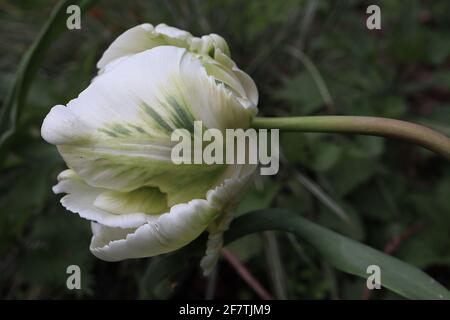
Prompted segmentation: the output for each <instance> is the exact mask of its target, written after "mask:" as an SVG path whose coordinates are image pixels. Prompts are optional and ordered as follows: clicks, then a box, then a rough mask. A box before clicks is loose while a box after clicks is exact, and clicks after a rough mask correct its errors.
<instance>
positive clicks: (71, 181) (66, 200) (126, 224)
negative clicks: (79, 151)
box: [53, 169, 161, 228]
mask: <svg viewBox="0 0 450 320" xmlns="http://www.w3.org/2000/svg"><path fill="white" fill-rule="evenodd" d="M53 191H54V192H55V193H67V194H66V195H65V196H64V197H62V199H61V204H62V205H63V206H64V207H65V208H66V209H67V210H70V211H72V212H75V213H78V214H79V215H80V217H82V218H85V219H88V220H91V221H97V222H99V223H101V224H103V225H107V226H110V227H121V228H133V227H138V226H141V225H143V224H144V223H146V222H148V221H149V220H151V219H152V218H151V217H152V216H149V215H147V214H145V213H143V212H135V213H128V214H123V215H122V214H113V213H111V212H108V211H105V210H102V209H100V208H98V207H96V206H95V205H94V202H95V200H96V198H97V197H98V196H99V195H101V194H102V193H103V192H105V191H106V190H105V189H101V188H94V187H91V186H89V185H87V184H86V183H84V182H83V181H82V180H81V179H80V178H79V177H78V176H77V175H76V173H75V172H74V171H73V170H70V169H69V170H65V171H63V172H61V173H60V174H59V175H58V184H57V185H56V186H54V187H53ZM158 205H161V204H158Z"/></svg>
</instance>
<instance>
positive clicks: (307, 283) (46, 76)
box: [0, 0, 450, 299]
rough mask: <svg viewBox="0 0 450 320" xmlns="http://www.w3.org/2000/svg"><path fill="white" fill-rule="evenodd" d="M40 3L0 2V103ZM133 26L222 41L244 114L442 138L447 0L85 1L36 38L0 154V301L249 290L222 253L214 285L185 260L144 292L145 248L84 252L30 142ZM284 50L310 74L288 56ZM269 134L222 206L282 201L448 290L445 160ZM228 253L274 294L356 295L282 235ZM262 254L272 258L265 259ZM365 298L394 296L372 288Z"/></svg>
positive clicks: (368, 141)
mask: <svg viewBox="0 0 450 320" xmlns="http://www.w3.org/2000/svg"><path fill="white" fill-rule="evenodd" d="M373 3H376V4H378V5H379V6H380V7H381V13H382V30H379V31H369V30H367V28H366V27H365V19H366V14H365V9H366V8H367V6H368V5H369V4H373ZM54 5H55V1H51V0H40V1H31V0H22V1H2V2H0V23H1V25H2V28H1V29H0V39H1V41H0V49H1V50H2V55H1V57H0V70H1V72H0V96H1V97H2V98H1V99H2V100H3V99H4V97H5V95H6V92H7V90H8V88H9V86H10V85H11V83H12V80H13V78H14V73H15V71H16V68H17V66H18V63H19V61H20V59H21V57H22V56H23V54H24V52H25V51H26V49H27V48H28V47H29V46H30V44H31V43H32V41H33V39H34V38H35V37H36V35H37V32H38V30H39V28H40V27H41V26H42V25H43V24H44V23H45V21H46V19H47V18H48V15H49V13H50V11H51V9H52V8H53V6H54ZM143 22H150V23H152V24H158V23H162V22H164V23H167V24H169V25H173V26H177V27H179V28H182V29H186V30H189V31H190V32H191V33H193V34H195V35H201V34H206V33H211V32H214V33H218V34H221V35H223V36H224V37H225V38H226V39H227V41H228V42H229V46H230V48H231V52H232V56H233V58H234V60H236V61H237V63H238V65H239V66H241V67H242V68H243V69H244V70H246V71H247V72H249V73H250V74H251V76H252V77H253V78H254V79H255V81H256V83H257V85H258V88H259V90H260V106H259V107H260V115H266V116H288V115H297V116H301V115H316V114H317V115H319V114H343V115H345V114H348V115H376V116H384V117H393V118H399V119H405V120H409V121H415V122H419V123H423V124H425V125H428V126H430V127H433V128H435V129H436V130H439V131H441V132H443V133H446V134H448V135H450V125H449V124H450V105H449V103H450V90H449V89H450V3H449V2H448V1H445V0H440V1H419V0H408V1H401V2H400V1H387V0H385V1H370V2H367V1H356V0H343V1H316V0H309V1H306V0H288V1H272V0H258V1H241V0H229V1H225V0H223V1H222V0H217V1H201V0H189V1H162V0H161V1H156V0H154V1H143V0H133V1H127V2H126V3H125V2H123V1H104V0H103V1H98V2H97V4H96V5H95V6H94V7H92V8H91V9H89V11H86V12H83V13H82V29H81V30H75V31H65V32H64V33H63V34H62V35H61V36H60V37H59V38H58V39H55V40H54V43H52V45H51V47H50V50H49V51H48V52H47V53H46V55H45V57H44V58H45V59H44V62H43V64H42V65H41V67H40V68H39V71H38V74H37V77H36V78H35V79H34V81H33V84H32V87H31V91H30V94H29V95H28V98H27V100H26V101H25V106H24V110H23V113H22V114H21V117H20V119H19V123H18V126H17V130H16V133H15V135H14V136H13V139H12V141H11V144H10V146H9V149H8V151H7V153H5V154H2V155H1V157H0V158H2V159H3V161H2V162H1V164H0V165H1V167H0V170H1V171H0V297H2V298H8V299H14V298H26V299H27V298H52V299H55V298H81V297H84V298H143V297H160V298H161V297H170V296H172V297H177V298H203V297H205V291H206V288H207V287H208V286H212V287H213V289H214V290H213V292H214V296H215V297H218V298H254V297H255V295H254V293H253V291H252V290H251V289H250V288H248V287H247V286H246V285H245V283H244V282H243V281H242V280H241V279H240V278H239V277H238V276H237V275H236V273H235V271H234V270H233V269H232V268H231V267H230V266H229V265H228V264H227V263H226V262H225V261H222V262H221V263H220V265H219V268H218V274H217V281H216V282H214V283H211V281H209V282H208V279H204V278H203V277H202V276H201V272H200V271H199V268H198V260H195V259H194V261H182V262H181V263H185V264H186V268H185V269H184V271H183V272H182V274H176V275H174V276H173V278H170V279H165V281H164V283H161V284H160V285H159V287H158V288H154V287H152V288H146V287H145V283H152V282H143V281H142V279H143V277H144V274H145V272H146V270H147V267H148V265H149V263H150V265H152V264H153V265H155V264H156V267H155V269H151V270H158V265H157V263H158V260H157V259H159V258H155V259H153V260H152V259H140V260H130V261H124V262H120V263H106V262H103V261H100V260H97V259H95V258H94V257H93V256H91V254H90V253H89V249H88V247H89V240H90V230H89V223H88V222H87V221H84V220H82V219H80V218H79V217H78V216H77V215H76V214H73V213H70V212H66V211H65V210H64V209H63V208H62V207H61V206H60V204H59V200H58V199H59V196H55V195H53V193H52V192H51V186H52V185H53V184H55V180H56V175H57V173H58V172H59V171H61V170H62V169H63V168H64V163H63V161H62V159H61V158H60V156H59V155H58V153H57V151H56V149H55V148H54V147H53V146H50V145H48V144H46V143H45V142H44V141H43V140H42V139H41V137H40V131H39V130H40V126H41V124H42V120H43V118H44V117H45V115H46V114H47V112H48V111H49V109H50V108H51V107H52V106H54V105H56V104H64V103H66V102H67V101H69V100H70V99H72V98H74V97H76V96H77V95H78V93H79V92H80V91H81V90H83V89H84V88H85V87H86V86H87V85H88V84H89V81H90V79H91V78H92V77H93V76H94V75H95V72H96V70H95V63H96V61H97V60H98V58H99V57H100V55H101V53H102V52H103V50H104V49H105V48H106V47H107V45H108V44H109V43H110V42H111V41H112V40H113V39H114V38H115V37H116V36H117V35H119V34H120V33H121V32H123V31H124V30H126V29H128V28H130V27H132V26H134V25H136V24H139V23H143ZM293 48H295V49H296V50H301V51H302V52H303V53H304V55H305V56H306V59H307V60H308V61H310V62H311V63H312V64H313V66H314V69H315V70H316V72H317V74H315V73H314V72H311V68H309V67H308V66H307V64H305V60H304V59H303V60H302V59H298V58H297V57H295V56H294V55H293V54H292V50H293ZM318 77H319V78H320V79H321V80H322V82H323V83H322V86H325V92H328V93H329V97H330V99H327V97H326V96H324V90H323V89H324V88H321V87H320V81H319V82H318V80H317V78H318ZM318 84H319V86H318ZM281 142H282V150H283V155H284V157H283V161H282V164H281V170H280V173H279V174H278V175H277V176H275V177H271V178H265V179H258V180H257V181H256V182H255V185H254V186H253V187H252V189H251V190H250V191H249V193H248V195H247V196H246V198H245V199H244V201H243V203H242V204H241V207H240V208H239V210H238V211H239V212H238V214H243V213H245V212H247V211H249V210H253V209H259V208H265V207H282V208H290V209H295V210H296V212H298V214H302V215H304V216H306V217H308V218H310V219H312V220H315V221H316V222H318V223H320V224H322V225H324V226H326V227H329V228H331V229H334V230H337V231H338V232H340V233H342V234H344V235H347V236H349V237H352V238H354V239H357V240H360V241H362V242H364V243H366V244H368V245H370V246H372V247H374V248H377V249H379V250H383V249H385V250H386V251H388V252H389V253H391V254H393V255H395V256H397V257H399V258H400V259H402V260H403V261H405V262H408V263H410V264H412V265H415V266H417V267H420V268H422V269H423V270H425V271H426V272H427V273H428V274H430V275H431V276H433V277H434V278H435V279H436V280H438V281H439V282H441V283H442V284H444V285H445V286H446V287H447V288H448V287H450V232H449V231H450V200H449V196H448V195H449V194H450V164H449V163H448V162H446V161H445V160H443V159H441V158H439V157H438V156H436V155H434V154H432V153H430V152H428V151H426V150H423V149H421V148H418V147H415V146H410V145H407V144H405V143H403V142H398V141H388V140H384V139H380V138H371V137H350V136H342V135H331V134H300V133H298V134H297V133H289V134H283V135H282V137H281ZM274 242H275V243H276V246H274V245H273V244H274ZM229 248H230V250H232V252H233V253H234V254H235V255H236V256H237V257H239V259H241V261H242V262H243V263H245V265H246V266H247V267H248V269H249V270H251V272H252V273H253V274H254V276H255V277H256V278H258V279H259V280H260V281H261V283H262V284H263V285H264V286H265V287H267V288H268V289H269V290H270V291H271V292H273V293H274V294H275V296H277V297H281V296H285V297H289V298H299V299H302V298H310V299H325V298H341V299H345V298H352V299H358V298H360V297H362V296H363V290H364V280H361V279H355V278H354V277H351V276H348V275H345V274H342V273H340V272H337V271H335V270H333V269H332V268H330V266H329V265H327V264H326V263H324V262H322V260H321V257H320V256H318V254H317V252H315V250H313V248H311V247H310V246H308V245H307V244H305V243H303V242H302V241H300V240H298V239H295V238H294V237H290V236H288V235H286V234H282V233H272V234H271V235H270V236H267V235H264V236H262V235H251V236H248V237H245V238H242V239H240V240H239V241H236V242H234V243H233V244H232V245H230V246H229ZM274 248H275V249H274ZM273 250H275V251H276V252H274V251H273ZM274 254H275V256H278V257H279V260H280V261H279V262H280V263H278V264H271V263H267V260H268V259H267V256H269V257H273V256H274ZM71 264H77V265H79V266H80V267H81V269H82V288H83V290H80V291H76V290H75V291H69V290H68V289H67V288H66V285H65V284H66V277H67V274H66V267H67V266H68V265H71ZM159 268H160V269H161V267H159ZM280 274H281V275H282V276H281V277H280ZM146 276H148V274H147V275H146ZM155 277H157V275H155ZM274 279H275V280H274ZM277 281H278V282H284V284H283V285H282V286H280V285H279V283H277ZM280 290H281V291H284V292H280ZM149 292H153V293H152V294H149ZM155 292H156V293H155ZM372 298H377V299H389V298H398V297H397V296H395V295H394V294H392V293H389V292H388V291H386V290H381V291H380V292H376V293H374V294H373V296H372Z"/></svg>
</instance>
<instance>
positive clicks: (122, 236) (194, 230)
mask: <svg viewBox="0 0 450 320" xmlns="http://www.w3.org/2000/svg"><path fill="white" fill-rule="evenodd" d="M254 169H255V168H254V166H236V168H235V172H234V174H235V175H240V174H241V176H240V177H239V178H231V179H227V180H225V181H224V183H223V184H222V185H220V186H218V187H216V188H215V189H213V190H210V191H209V192H208V195H207V198H206V200H204V199H195V200H192V201H190V202H188V203H183V204H178V205H175V206H173V207H172V208H171V209H170V212H168V213H165V214H162V215H160V216H154V217H153V220H152V221H149V222H147V223H146V224H144V225H142V226H140V227H138V228H137V229H135V230H124V229H118V228H110V227H106V226H103V225H101V224H95V223H94V224H93V226H92V231H93V237H92V241H91V252H92V253H93V254H94V255H95V256H97V257H98V258H100V259H102V260H106V261H118V260H123V259H129V258H141V257H150V256H155V255H159V254H162V253H167V252H170V251H173V250H176V249H179V248H181V247H183V246H185V245H186V244H188V243H189V242H191V241H193V240H194V239H195V238H197V237H198V236H199V235H200V234H201V233H202V232H203V231H204V230H206V228H207V227H208V225H210V224H211V221H213V220H214V219H217V218H219V217H220V215H221V214H222V213H223V210H224V204H225V203H227V204H228V203H229V202H228V201H229V199H231V198H233V199H235V198H236V195H238V194H240V193H241V192H242V188H244V187H245V185H246V184H247V182H248V181H249V178H250V177H251V174H252V173H253V171H254ZM244 171H245V172H244ZM243 172H244V174H243ZM242 174H243V175H242ZM222 232H223V230H222ZM221 236H222V235H221V234H220V235H219V237H221Z"/></svg>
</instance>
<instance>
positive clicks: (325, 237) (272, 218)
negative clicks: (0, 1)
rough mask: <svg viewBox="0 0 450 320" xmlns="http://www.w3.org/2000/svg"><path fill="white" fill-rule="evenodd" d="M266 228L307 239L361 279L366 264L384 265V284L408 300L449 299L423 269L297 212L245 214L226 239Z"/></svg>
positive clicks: (271, 210)
mask: <svg viewBox="0 0 450 320" xmlns="http://www.w3.org/2000/svg"><path fill="white" fill-rule="evenodd" d="M264 230H281V231H287V232H290V233H293V234H295V235H296V236H298V237H300V238H302V239H304V240H305V241H307V242H308V243H309V244H311V246H313V247H314V248H315V249H316V250H318V251H319V253H320V254H321V255H322V256H323V258H324V259H326V260H327V261H328V262H329V263H330V264H332V265H333V266H334V267H336V268H337V269H339V270H341V271H344V272H346V273H350V274H354V275H357V276H360V277H362V278H367V277H368V276H369V274H368V273H366V270H367V267H368V266H370V265H377V266H379V267H380V268H381V284H382V286H383V287H386V288H388V289H390V290H392V291H393V292H395V293H397V294H399V295H401V296H403V297H405V298H408V299H449V300H450V292H449V291H448V290H447V289H446V288H444V287H443V286H442V285H440V284H439V283H437V282H436V281H435V280H434V279H432V278H431V277H429V276H428V275H427V274H425V273H424V272H423V271H421V270H419V269H417V268H416V267H413V266H411V265H409V264H407V263H405V262H402V261H400V260H399V259H397V258H395V257H392V256H390V255H387V254H385V253H382V252H380V251H377V250H375V249H373V248H371V247H369V246H366V245H364V244H362V243H359V242H357V241H355V240H352V239H350V238H347V237H344V236H342V235H340V234H338V233H336V232H334V231H331V230H328V229H326V228H324V227H322V226H320V225H317V224H315V223H313V222H311V221H310V220H307V219H305V218H302V217H300V216H299V215H298V214H295V213H292V212H289V211H286V210H281V209H266V210H258V211H254V212H251V213H249V214H245V215H243V216H242V217H240V218H238V219H236V220H235V221H234V223H232V225H231V226H230V230H229V232H228V233H227V237H226V242H230V241H232V240H235V239H238V238H240V237H242V236H244V235H247V234H249V233H253V232H259V231H264Z"/></svg>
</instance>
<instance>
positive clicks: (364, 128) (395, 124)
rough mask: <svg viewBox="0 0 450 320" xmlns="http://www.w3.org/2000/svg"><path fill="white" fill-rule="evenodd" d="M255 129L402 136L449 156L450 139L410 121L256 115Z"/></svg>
mask: <svg viewBox="0 0 450 320" xmlns="http://www.w3.org/2000/svg"><path fill="white" fill-rule="evenodd" d="M252 127H253V128H256V129H280V130H282V131H297V132H328V133H332V132H336V133H354V134H363V135H372V136H380V137H391V138H399V139H403V140H406V141H410V142H413V143H416V144H418V145H421V146H422V147H424V148H426V149H428V150H431V151H433V152H436V153H437V154H440V155H442V156H443V157H445V158H446V159H449V160H450V139H449V138H447V137H446V136H444V135H443V134H440V133H438V132H436V131H434V130H432V129H430V128H427V127H424V126H422V125H418V124H415V123H411V122H406V121H401V120H395V119H388V118H380V117H358V116H309V117H276V118H255V119H254V120H253V123H252Z"/></svg>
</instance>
